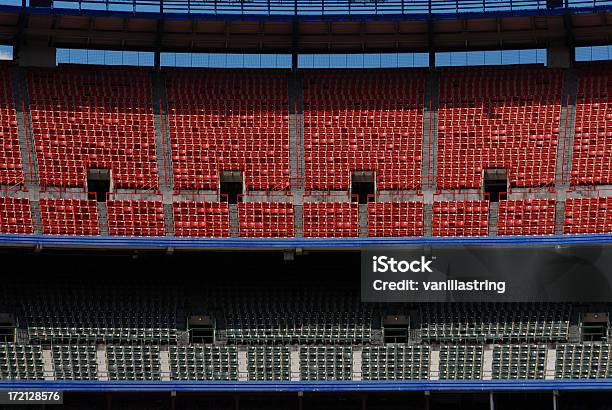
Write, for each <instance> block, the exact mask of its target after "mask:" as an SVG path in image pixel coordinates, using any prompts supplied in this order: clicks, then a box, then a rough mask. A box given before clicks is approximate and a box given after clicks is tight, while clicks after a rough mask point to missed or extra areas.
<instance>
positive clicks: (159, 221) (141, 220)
mask: <svg viewBox="0 0 612 410" xmlns="http://www.w3.org/2000/svg"><path fill="white" fill-rule="evenodd" d="M106 209H107V211H108V218H107V219H108V233H109V234H110V235H111V236H164V235H165V234H166V224H165V216H164V206H163V204H162V202H161V201H136V200H110V201H108V202H107V203H106Z"/></svg>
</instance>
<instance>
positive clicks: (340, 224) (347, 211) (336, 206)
mask: <svg viewBox="0 0 612 410" xmlns="http://www.w3.org/2000/svg"><path fill="white" fill-rule="evenodd" d="M303 219H304V237H307V238H309V237H310V238H327V237H336V238H340V237H355V236H359V204H358V203H357V202H304V206H303Z"/></svg>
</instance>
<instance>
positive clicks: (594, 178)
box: [570, 62, 612, 185]
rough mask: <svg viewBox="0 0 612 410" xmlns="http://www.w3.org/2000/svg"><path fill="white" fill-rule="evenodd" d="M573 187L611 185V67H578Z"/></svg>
mask: <svg viewBox="0 0 612 410" xmlns="http://www.w3.org/2000/svg"><path fill="white" fill-rule="evenodd" d="M576 68H577V70H576V75H577V77H578V91H577V94H576V121H575V125H574V147H573V148H574V151H573V157H572V171H571V178H570V182H571V184H572V185H596V184H602V185H604V184H612V74H610V69H611V68H612V65H610V63H608V62H589V63H582V64H578V65H577V67H576Z"/></svg>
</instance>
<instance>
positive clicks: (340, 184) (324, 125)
mask: <svg viewBox="0 0 612 410" xmlns="http://www.w3.org/2000/svg"><path fill="white" fill-rule="evenodd" d="M302 84H303V89H304V162H305V174H306V188H307V189H313V190H325V191H326V190H348V189H349V188H350V181H351V173H352V171H374V172H375V174H376V187H377V188H378V189H379V190H389V189H417V188H419V187H420V186H421V163H422V144H423V106H424V98H423V92H424V85H425V75H424V73H423V72H421V71H414V70H412V71H398V70H393V71H382V70H381V71H380V72H377V73H367V74H365V73H357V72H354V71H352V72H351V71H349V72H347V71H325V72H320V73H317V72H315V73H306V74H304V75H303V79H302Z"/></svg>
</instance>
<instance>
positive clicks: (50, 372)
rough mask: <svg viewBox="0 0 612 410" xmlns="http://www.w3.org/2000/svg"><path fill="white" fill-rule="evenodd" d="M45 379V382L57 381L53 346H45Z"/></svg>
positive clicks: (43, 355)
mask: <svg viewBox="0 0 612 410" xmlns="http://www.w3.org/2000/svg"><path fill="white" fill-rule="evenodd" d="M42 360H43V377H44V378H45V380H55V363H54V362H53V352H52V351H51V346H43V350H42Z"/></svg>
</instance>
